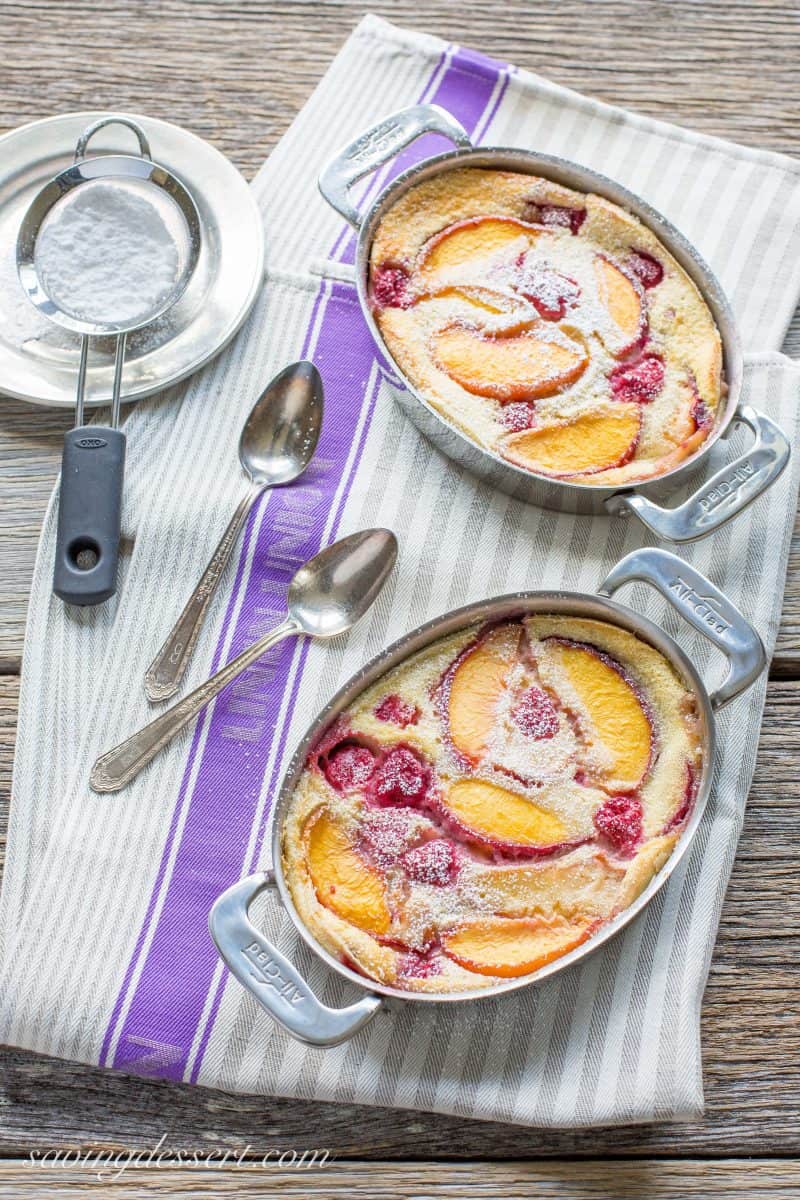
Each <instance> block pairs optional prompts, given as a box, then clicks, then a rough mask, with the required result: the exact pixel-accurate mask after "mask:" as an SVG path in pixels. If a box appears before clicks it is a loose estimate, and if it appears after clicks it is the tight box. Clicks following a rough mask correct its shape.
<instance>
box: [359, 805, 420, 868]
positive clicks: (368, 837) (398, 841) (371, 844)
mask: <svg viewBox="0 0 800 1200" xmlns="http://www.w3.org/2000/svg"><path fill="white" fill-rule="evenodd" d="M413 836H414V835H413V834H412V828H411V825H410V824H409V819H408V815H407V814H404V813H402V812H401V811H400V810H399V809H397V808H381V809H377V810H375V811H374V812H370V813H368V815H367V816H366V817H365V819H364V822H363V824H362V826H361V832H360V841H361V847H362V849H363V850H364V852H365V853H366V855H367V857H368V858H371V859H373V860H374V862H376V863H377V864H378V866H379V867H382V868H383V869H384V870H386V869H387V868H388V867H391V866H392V865H393V864H394V863H396V862H397V860H398V858H400V856H401V854H403V852H404V851H405V850H406V849H407V848H408V844H409V842H410V841H411V840H412V838H413Z"/></svg>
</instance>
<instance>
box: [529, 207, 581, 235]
mask: <svg viewBox="0 0 800 1200" xmlns="http://www.w3.org/2000/svg"><path fill="white" fill-rule="evenodd" d="M534 207H535V210H536V217H535V219H536V220H537V221H538V223H539V224H540V225H560V226H561V227H562V228H564V229H568V230H569V231H570V233H577V232H578V230H579V229H580V227H581V225H582V224H583V222H584V221H585V220H586V209H585V208H568V207H567V206H566V205H564V204H537V205H535V206H534Z"/></svg>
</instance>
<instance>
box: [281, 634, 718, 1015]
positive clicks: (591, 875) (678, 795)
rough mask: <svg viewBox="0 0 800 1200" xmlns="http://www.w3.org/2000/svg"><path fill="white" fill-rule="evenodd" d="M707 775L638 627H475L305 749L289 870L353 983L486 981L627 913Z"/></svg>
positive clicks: (423, 655) (408, 986) (431, 988)
mask: <svg viewBox="0 0 800 1200" xmlns="http://www.w3.org/2000/svg"><path fill="white" fill-rule="evenodd" d="M701 765H702V752H701V737H700V726H699V718H698V713H697V709H696V705H695V700H694V697H693V695H692V693H691V692H690V691H688V690H687V688H686V687H685V685H684V684H683V683H682V682H681V681H680V679H679V678H678V676H677V674H676V673H675V671H674V669H673V668H672V666H671V665H670V664H669V662H668V661H667V660H666V659H665V658H664V656H663V655H662V654H661V653H660V652H659V651H657V650H655V649H654V648H653V647H652V646H650V645H649V644H647V643H646V642H644V641H642V640H641V639H640V638H638V637H636V636H635V635H634V634H632V633H629V632H628V631H626V630H623V629H621V628H620V627H618V626H617V625H614V624H611V623H607V622H604V621H597V620H593V619H583V618H579V617H575V616H563V615H561V616H559V615H545V616H539V615H537V616H528V617H520V618H519V619H516V620H507V621H503V622H502V623H497V624H491V625H488V626H473V627H471V628H469V629H466V630H463V631H461V632H460V633H458V634H455V635H451V636H448V637H445V638H442V639H440V640H439V641H437V642H434V643H433V644H432V645H430V646H428V647H427V648H426V649H424V650H422V651H420V652H418V653H417V654H415V655H414V656H412V657H410V658H408V659H406V660H405V661H404V662H402V663H400V665H398V666H396V667H394V668H392V669H391V670H389V671H388V672H387V673H386V674H385V675H383V676H382V677H381V678H380V679H379V681H378V682H377V683H375V684H373V685H372V686H371V687H369V688H368V689H367V690H365V691H364V692H363V693H362V694H361V695H360V696H359V697H358V698H357V700H356V701H355V702H354V703H353V704H352V705H351V706H350V708H349V709H348V710H347V711H346V712H345V713H343V714H342V715H340V716H339V717H338V718H337V719H336V720H335V721H334V722H333V724H332V725H331V726H330V727H329V728H328V729H327V730H326V731H325V733H324V734H323V735H322V736H321V737H320V738H318V739H317V741H316V743H315V744H314V745H313V746H312V749H311V751H310V752H309V755H308V759H307V762H306V764H305V765H304V768H303V772H302V774H301V776H300V779H299V781H298V783H297V785H296V788H295V790H294V793H293V795H292V796H291V798H290V801H289V804H288V806H287V811H286V817H285V818H284V822H283V827H282V843H281V853H282V865H283V870H284V875H285V878H286V882H287V884H288V887H289V891H290V894H291V897H292V900H293V902H294V905H295V908H296V910H297V912H298V914H299V916H300V918H301V920H302V921H303V923H304V924H305V926H306V927H307V929H308V930H309V931H310V932H311V934H312V935H313V937H314V938H315V939H316V941H317V942H318V943H319V944H320V945H321V946H323V947H324V948H325V949H327V950H328V951H329V952H330V953H331V954H332V955H334V956H335V957H336V958H337V959H338V960H339V961H341V962H342V963H344V964H345V965H346V966H348V967H350V968H351V969H353V970H354V971H357V972H359V973H360V974H361V975H364V976H366V977H368V978H370V979H373V980H377V981H378V982H380V983H382V984H385V985H388V986H391V987H394V988H400V989H404V990H407V991H409V992H427V993H453V992H465V991H470V990H473V989H477V988H486V987H491V986H492V985H493V984H497V983H500V982H501V981H503V980H508V979H513V978H516V977H521V976H527V975H530V974H531V973H532V972H535V971H537V970H538V969H539V968H540V967H542V966H544V965H546V964H547V963H549V962H552V961H553V960H555V959H557V958H559V957H560V956H561V955H564V954H567V953H568V952H569V951H571V950H574V949H575V948H576V947H578V946H580V945H582V944H583V943H584V942H586V941H587V940H588V939H590V938H592V936H593V935H595V934H596V933H597V932H598V931H599V930H601V929H602V928H603V926H604V925H606V924H607V922H608V921H610V920H611V919H612V918H613V917H615V916H616V915H617V914H619V913H621V912H623V911H624V910H625V909H627V908H628V907H629V906H630V905H631V904H632V902H633V901H634V900H635V899H636V897H637V896H639V894H640V893H641V892H642V890H643V889H644V888H645V887H646V886H647V884H648V883H649V882H650V880H651V879H652V877H653V876H654V874H655V873H656V872H657V871H658V870H659V869H660V867H661V866H662V865H663V864H664V863H665V862H666V860H667V858H668V857H669V856H670V854H671V853H672V851H673V849H674V847H675V845H676V843H677V841H678V838H679V836H680V832H681V829H682V827H683V825H684V823H685V822H686V820H687V819H688V816H689V814H690V812H691V809H692V806H693V803H694V799H695V795H696V792H697V787H698V782H699V779H700V773H701Z"/></svg>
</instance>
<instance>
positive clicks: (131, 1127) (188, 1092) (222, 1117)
mask: <svg viewBox="0 0 800 1200" xmlns="http://www.w3.org/2000/svg"><path fill="white" fill-rule="evenodd" d="M17 686H18V681H17V680H16V679H14V678H10V677H7V678H5V679H0V795H7V793H8V788H9V770H10V754H9V747H10V742H11V738H10V732H11V731H10V717H11V713H12V709H13V704H14V702H15V698H16V692H17ZM799 704H800V682H788V681H781V682H775V683H772V684H771V685H770V687H769V691H768V699H767V709H766V717H765V722H764V729H763V733H762V738H761V745H760V751H759V758H758V766H757V770H756V776H755V781H754V784H753V789H752V793H751V796H750V800H749V803H748V809H747V816H746V820H745V829H744V834H743V837H742V840H741V843H740V846H739V852H738V855H737V859H736V865H735V868H734V872H733V877H732V880H731V884H730V887H729V889H728V895H727V898H726V902H725V908H724V911H723V917H722V924H721V928H720V934H719V939H718V942H717V946H716V949H715V952H714V958H713V962H712V967H711V975H710V979H709V985H708V988H707V991H706V996H705V1003H704V1008H703V1021H702V1037H703V1048H704V1059H705V1073H706V1099H707V1112H706V1117H705V1120H704V1121H701V1122H695V1123H691V1124H687V1123H681V1124H677V1125H661V1126H651V1127H648V1126H642V1127H628V1128H620V1129H607V1130H594V1131H589V1132H572V1133H571V1132H569V1131H563V1132H538V1131H536V1130H530V1129H522V1128H517V1127H515V1126H510V1125H498V1124H490V1123H488V1122H472V1121H463V1120H458V1119H456V1118H449V1117H443V1116H436V1115H431V1114H426V1113H416V1112H392V1114H391V1115H388V1114H387V1113H386V1112H384V1111H382V1110H380V1109H372V1108H366V1107H357V1106H353V1105H337V1104H317V1103H305V1102H301V1101H291V1100H275V1099H270V1098H264V1097H258V1096H232V1095H228V1094H225V1093H223V1092H217V1091H210V1090H206V1089H202V1088H193V1087H189V1086H187V1085H182V1084H170V1083H162V1082H156V1081H152V1080H142V1079H136V1078H134V1077H130V1076H125V1075H121V1074H117V1073H115V1072H109V1071H100V1070H95V1069H89V1068H86V1067H82V1066H79V1065H76V1064H71V1063H64V1062H58V1061H56V1060H53V1059H45V1058H41V1057H37V1056H34V1055H32V1054H28V1053H25V1052H23V1051H19V1050H5V1051H2V1052H0V1155H2V1154H6V1155H9V1154H24V1153H27V1152H28V1151H29V1150H30V1149H32V1148H35V1149H38V1150H40V1151H44V1150H46V1149H48V1148H50V1147H59V1146H60V1147H70V1148H75V1147H89V1146H98V1145H100V1146H106V1147H113V1148H115V1149H120V1150H122V1149H125V1148H129V1149H130V1148H136V1149H147V1148H148V1147H151V1146H153V1145H155V1144H156V1143H157V1142H158V1139H159V1138H160V1137H161V1135H162V1134H163V1133H165V1132H167V1133H168V1134H169V1138H170V1143H171V1144H174V1145H175V1146H177V1147H179V1148H181V1149H182V1150H184V1151H187V1152H193V1151H198V1152H200V1151H202V1150H205V1151H206V1152H207V1151H208V1150H209V1149H213V1148H215V1147H218V1146H222V1147H226V1148H227V1147H238V1148H239V1149H240V1150H241V1149H243V1148H244V1147H245V1146H247V1145H250V1146H251V1147H252V1151H253V1153H254V1154H260V1155H263V1154H265V1153H266V1152H267V1151H269V1150H276V1149H277V1150H279V1151H284V1150H291V1149H297V1150H303V1149H307V1148H309V1147H310V1144H311V1143H312V1142H313V1146H311V1148H317V1147H323V1148H327V1149H330V1150H331V1152H332V1153H335V1154H336V1155H337V1156H340V1157H342V1156H344V1157H352V1158H370V1159H372V1158H375V1159H390V1158H397V1159H402V1158H406V1157H407V1156H408V1152H409V1148H410V1147H413V1151H414V1153H415V1154H416V1155H419V1156H431V1157H438V1158H445V1159H451V1158H453V1159H456V1158H457V1159H469V1158H474V1157H476V1156H480V1157H482V1158H486V1159H500V1160H502V1159H507V1158H510V1157H520V1158H523V1157H524V1158H531V1157H560V1156H565V1155H566V1156H570V1157H572V1156H576V1155H577V1156H592V1155H608V1154H616V1155H631V1156H637V1157H640V1156H644V1157H647V1156H651V1155H654V1154H655V1155H657V1154H668V1155H682V1154H687V1153H692V1154H697V1155H712V1156H729V1155H734V1156H735V1155H738V1154H742V1153H750V1154H754V1155H786V1154H793V1155H796V1156H800V1126H799V1125H798V1121H797V1113H798V1111H800V1019H798V1018H800V932H798V930H800V873H798V871H797V854H796V845H797V812H798V803H799V802H800V780H799V779H798V776H797V760H798V754H799V753H800V728H798V724H797V719H796V714H797V710H798V705H799ZM78 1096H79V1097H80V1102H79V1103H76V1097H78Z"/></svg>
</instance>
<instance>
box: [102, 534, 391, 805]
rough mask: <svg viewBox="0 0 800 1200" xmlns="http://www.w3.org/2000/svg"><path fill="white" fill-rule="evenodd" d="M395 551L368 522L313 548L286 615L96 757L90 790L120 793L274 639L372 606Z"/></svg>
mask: <svg viewBox="0 0 800 1200" xmlns="http://www.w3.org/2000/svg"><path fill="white" fill-rule="evenodd" d="M396 558H397V538H396V537H395V536H394V534H393V533H390V531H389V530H388V529H367V530H364V531H363V532H361V533H353V534H351V535H350V536H349V537H346V538H342V539H341V541H339V542H335V543H334V544H333V545H332V546H328V547H327V549H325V550H322V551H320V553H319V554H315V555H314V557H313V558H310V559H309V560H308V562H307V563H304V565H303V566H302V567H300V569H299V570H298V571H297V573H296V574H295V576H294V578H293V579H292V581H291V583H290V584H289V593H288V596H287V599H286V607H287V609H288V613H287V617H286V620H285V621H282V622H281V624H280V625H278V626H277V628H275V629H273V630H271V632H270V633H267V634H265V636H264V637H262V638H259V640H258V641H257V642H254V643H253V645H252V646H249V647H248V649H247V650H243V651H242V653H241V654H240V655H239V656H238V657H237V658H235V659H234V660H233V662H230V663H228V665H227V666H226V667H223V668H222V670H221V671H217V673H216V675H212V676H211V678H210V679H207V680H206V682H205V683H202V684H201V685H200V687H198V688H196V689H195V691H193V692H190V693H189V695H188V696H186V697H185V698H184V699H183V700H181V701H179V702H178V703H177V704H175V705H173V707H172V708H170V709H167V711H166V712H165V713H162V715H161V716H160V717H156V719H155V721H151V722H150V724H149V725H145V727H144V729H140V730H139V731H138V733H134V734H132V735H131V737H129V738H128V739H127V741H124V742H122V743H121V744H120V745H119V746H116V747H115V748H114V749H113V750H109V752H108V753H107V754H104V755H103V756H102V758H98V760H97V762H96V763H95V764H94V767H93V768H92V773H91V776H90V777H89V784H90V786H91V788H92V791H94V792H118V791H119V790H120V789H121V788H123V787H125V785H126V784H128V783H130V781H131V780H132V779H134V778H135V777H136V776H137V775H138V774H139V772H140V771H141V769H142V767H146V766H147V764H148V763H149V762H150V760H151V759H153V758H155V756H156V755H157V754H158V752H159V750H161V749H162V748H163V747H164V746H166V745H167V743H168V742H171V741H172V739H173V738H174V737H175V734H176V733H178V732H179V730H181V729H183V728H184V726H185V725H188V724H189V722H190V721H192V720H193V719H194V718H195V717H196V716H197V714H198V713H199V712H200V711H201V710H202V709H203V708H205V706H206V705H207V704H208V702H209V701H210V700H213V698H214V697H215V696H216V695H217V694H218V693H219V692H221V691H222V689H223V688H224V687H226V686H227V685H228V684H229V683H230V682H231V680H232V679H235V678H236V677H237V675H241V673H242V671H244V670H246V669H247V667H249V666H250V665H251V663H254V662H255V661H256V659H257V658H260V657H261V655H262V654H265V653H266V651H267V650H269V649H270V647H271V646H274V645H275V644H276V643H277V642H280V641H283V639H284V638H288V637H293V636H294V635H295V634H305V635H306V636H307V637H316V638H330V637H335V636H336V635H337V634H339V633H346V632H347V630H348V629H350V627H351V626H352V625H355V623H356V621H358V620H359V619H360V618H361V617H363V615H364V613H365V612H366V611H367V609H368V608H369V607H370V605H371V604H372V602H373V601H374V600H375V598H376V596H377V595H378V593H379V592H380V590H381V588H382V587H383V585H384V583H385V582H386V579H387V577H388V576H389V573H390V572H391V570H392V567H393V566H394V564H395V560H396Z"/></svg>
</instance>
